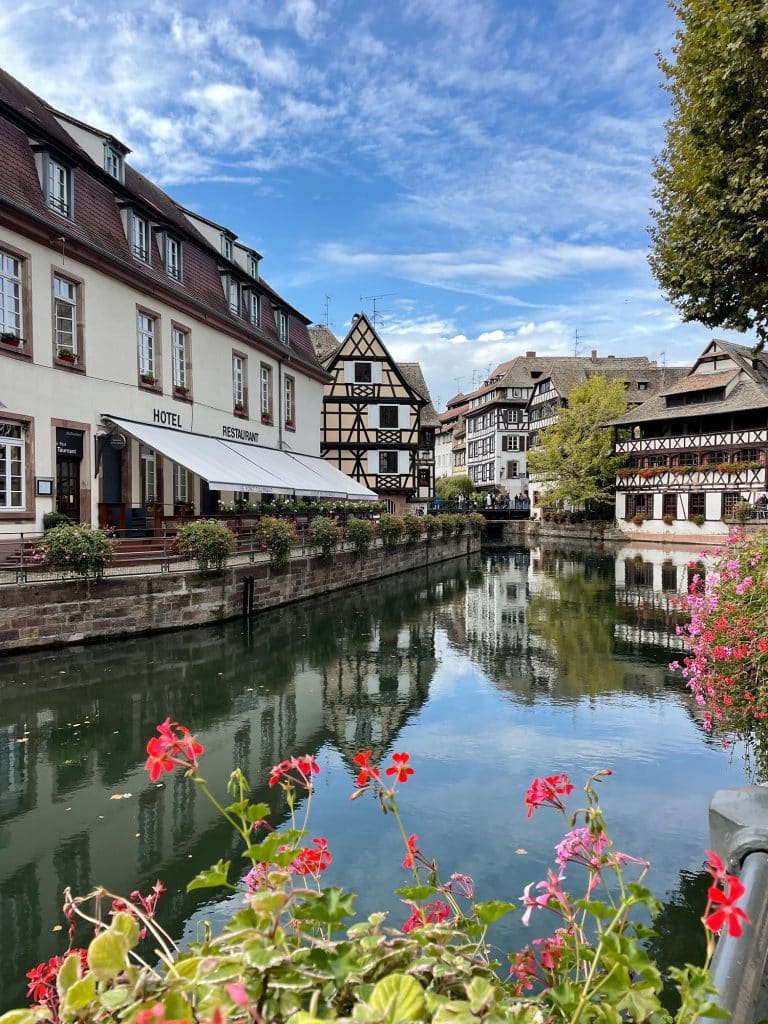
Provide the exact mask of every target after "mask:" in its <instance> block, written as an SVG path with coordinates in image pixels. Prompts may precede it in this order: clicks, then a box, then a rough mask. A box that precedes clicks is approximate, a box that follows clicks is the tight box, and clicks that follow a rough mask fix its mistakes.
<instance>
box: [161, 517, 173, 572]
mask: <svg viewBox="0 0 768 1024" xmlns="http://www.w3.org/2000/svg"><path fill="white" fill-rule="evenodd" d="M160 571H161V572H170V571H171V565H170V562H169V561H168V534H167V532H166V527H165V523H163V561H162V565H161V567H160Z"/></svg>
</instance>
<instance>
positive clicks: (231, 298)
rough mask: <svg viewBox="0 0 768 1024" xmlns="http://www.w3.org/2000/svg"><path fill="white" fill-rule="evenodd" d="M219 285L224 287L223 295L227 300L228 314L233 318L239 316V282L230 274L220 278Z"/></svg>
mask: <svg viewBox="0 0 768 1024" xmlns="http://www.w3.org/2000/svg"><path fill="white" fill-rule="evenodd" d="M221 283H222V284H223V286H224V294H225V296H226V298H227V306H229V311H230V313H232V314H233V315H234V316H240V315H241V310H240V300H241V295H240V282H239V281H238V280H237V278H236V277H233V276H232V275H231V274H224V275H223V276H222V278H221Z"/></svg>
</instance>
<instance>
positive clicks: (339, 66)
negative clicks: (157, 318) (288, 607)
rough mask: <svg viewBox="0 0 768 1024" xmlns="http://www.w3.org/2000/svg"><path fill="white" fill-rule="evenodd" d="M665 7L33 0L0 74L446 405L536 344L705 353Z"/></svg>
mask: <svg viewBox="0 0 768 1024" xmlns="http://www.w3.org/2000/svg"><path fill="white" fill-rule="evenodd" d="M675 27H676V26H675V19H674V16H673V14H672V12H671V11H670V10H669V9H668V7H667V3H666V0H617V2H612V0H390V3H387V4H382V3H374V2H372V0H230V2H229V3H227V4H218V5H213V4H210V3H204V2H200V0H133V2H132V3H131V4H130V5H129V4H127V3H125V2H122V3H118V2H115V0H68V3H67V4H61V3H60V2H58V0H57V2H55V3H54V2H52V0H15V2H9V3H8V4H6V5H3V8H2V9H1V10H0V65H2V66H3V67H5V68H6V69H8V70H9V71H10V72H11V73H12V74H14V75H15V76H16V77H17V78H20V79H21V80H22V81H23V82H24V83H25V84H27V85H29V86H30V87H31V88H32V89H34V90H35V91H36V92H38V93H39V94H41V95H42V96H43V97H45V98H46V99H48V100H49V101H50V102H52V103H53V104H55V105H58V106H60V107H61V108H62V109H65V110H67V111H68V112H70V113H72V114H75V115H76V116H78V117H80V118H82V119H84V120H86V121H90V122H92V123H94V124H97V125H99V126H100V127H103V128H106V129H108V130H110V131H111V132H113V133H114V134H115V135H117V136H118V137H119V138H121V139H122V140H123V141H125V142H126V144H127V145H129V146H130V147H131V149H132V150H133V153H132V157H131V160H132V161H133V163H134V165H135V166H137V167H138V168H139V169H140V170H142V171H144V172H145V173H147V174H149V175H150V176H151V177H153V178H155V179H156V180H158V181H159V182H160V183H161V184H162V185H163V186H164V187H165V188H166V190H167V191H169V192H170V193H171V194H172V195H173V196H174V197H176V198H177V199H179V200H180V201H181V202H182V203H184V204H186V205H188V206H190V207H192V208H194V209H196V210H199V211H200V212H201V213H204V214H205V215H207V216H209V217H210V218H212V219H214V220H216V221H220V222H221V223H223V224H226V225H227V226H229V227H231V228H232V230H234V231H235V232H236V233H237V234H238V235H239V236H240V237H241V238H242V239H243V240H244V241H245V242H247V243H248V244H252V245H254V246H256V247H257V248H258V249H259V250H260V251H262V252H263V253H264V255H265V260H264V276H265V277H266V278H267V279H268V280H269V281H270V282H271V283H272V284H273V285H274V286H275V287H277V288H278V289H279V290H281V291H282V292H283V293H284V294H285V296H286V297H287V298H289V299H290V300H291V301H293V303H294V304H295V305H297V306H298V307H299V308H300V309H302V310H303V311H304V312H305V313H306V314H307V316H309V317H312V318H313V319H314V320H316V321H323V320H324V319H325V304H326V298H325V297H326V295H328V296H330V304H329V310H330V321H331V326H332V328H333V329H334V330H335V331H336V333H338V334H343V333H344V332H345V331H346V329H347V327H348V325H349V321H350V317H351V315H352V313H353V312H355V311H356V310H358V309H360V308H366V309H367V310H368V311H370V310H371V308H372V300H371V299H370V298H364V299H361V296H365V297H370V296H373V295H377V296H381V298H379V299H378V300H377V308H378V309H379V310H380V311H381V319H380V321H379V326H380V328H381V332H382V335H383V337H384V340H385V341H386V343H387V344H388V345H389V346H390V348H391V350H392V351H393V353H394V354H395V355H396V356H397V357H398V358H401V359H419V360H420V361H421V362H422V365H423V367H424V370H425V373H426V375H427V380H428V382H429V384H430V387H431V390H432V394H433V399H434V400H435V401H436V403H437V401H438V400H439V401H440V403H441V404H443V405H444V403H445V400H446V399H447V398H448V397H449V396H450V395H452V394H453V393H455V392H456V391H457V390H458V389H459V388H461V389H462V390H464V391H466V390H469V389H470V387H471V386H472V383H473V381H474V382H478V381H479V380H481V379H482V378H483V377H484V376H485V375H486V374H487V370H488V367H489V366H492V365H495V364H496V363H498V362H500V361H502V360H504V359H508V358H510V357H511V356H513V355H515V354H517V353H520V352H524V351H526V350H531V349H533V350H536V351H537V352H539V353H540V354H545V353H546V354H566V353H572V352H573V351H574V345H575V341H576V332H577V331H578V339H579V341H578V344H579V349H580V351H581V352H584V353H587V354H588V353H589V351H590V350H591V349H593V348H596V349H597V350H598V351H599V352H600V354H608V353H614V354H616V355H627V354H636V353H637V354H645V355H648V356H650V357H651V358H655V359H662V358H664V359H666V361H667V363H669V364H674V363H684V362H689V361H691V360H692V359H693V357H694V356H695V355H696V354H697V353H698V352H699V351H700V349H701V348H702V347H703V344H704V343H705V341H706V339H707V337H708V333H707V332H706V331H705V330H704V329H703V328H701V327H698V326H696V325H683V324H681V323H680V322H679V319H678V317H677V316H676V314H675V312H674V310H673V309H672V307H671V306H669V305H667V304H665V302H664V301H663V299H662V298H661V296H660V294H659V292H658V290H657V288H656V286H655V283H654V281H653V278H652V277H651V274H650V272H649V270H648V267H647V263H646V253H647V246H648V238H647V226H648V223H649V213H648V211H649V207H650V204H651V187H652V182H651V159H652V156H653V154H654V153H656V152H658V150H659V149H660V147H661V145H662V142H663V122H664V119H665V117H666V113H667V99H666V94H665V93H664V92H663V90H662V89H661V88H660V85H659V81H660V76H659V72H658V70H657V66H656V59H655V54H656V52H657V51H663V52H665V53H669V51H670V48H671V46H672V42H673V34H674V31H675Z"/></svg>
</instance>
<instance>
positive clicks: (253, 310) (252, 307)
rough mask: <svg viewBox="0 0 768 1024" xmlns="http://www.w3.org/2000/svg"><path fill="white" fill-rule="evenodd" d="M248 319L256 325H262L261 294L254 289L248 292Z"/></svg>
mask: <svg viewBox="0 0 768 1024" xmlns="http://www.w3.org/2000/svg"><path fill="white" fill-rule="evenodd" d="M248 319H249V320H250V321H251V323H252V324H253V326H254V327H260V326H261V296H260V295H259V293H258V292H255V291H253V290H251V291H249V292H248Z"/></svg>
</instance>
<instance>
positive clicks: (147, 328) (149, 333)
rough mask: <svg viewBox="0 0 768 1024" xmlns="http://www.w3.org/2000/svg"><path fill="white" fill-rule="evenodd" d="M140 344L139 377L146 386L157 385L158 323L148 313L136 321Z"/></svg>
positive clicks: (141, 314)
mask: <svg viewBox="0 0 768 1024" xmlns="http://www.w3.org/2000/svg"><path fill="white" fill-rule="evenodd" d="M136 326H137V332H138V342H139V375H140V376H141V379H142V381H143V382H144V383H145V384H154V383H155V333H156V327H157V324H156V321H155V319H154V317H151V316H148V315H147V314H146V313H139V314H138V315H137V320H136Z"/></svg>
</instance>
